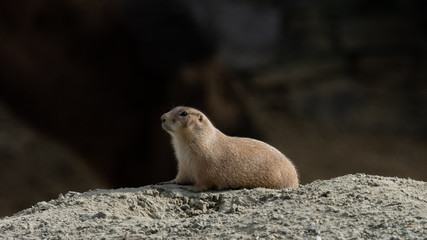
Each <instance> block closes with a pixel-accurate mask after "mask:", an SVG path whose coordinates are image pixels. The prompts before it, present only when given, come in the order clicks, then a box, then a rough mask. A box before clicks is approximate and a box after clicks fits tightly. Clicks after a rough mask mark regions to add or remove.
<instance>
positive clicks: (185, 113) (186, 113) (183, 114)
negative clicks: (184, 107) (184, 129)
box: [179, 111, 188, 117]
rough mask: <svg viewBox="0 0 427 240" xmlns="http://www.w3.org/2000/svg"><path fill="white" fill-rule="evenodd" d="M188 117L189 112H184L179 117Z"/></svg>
mask: <svg viewBox="0 0 427 240" xmlns="http://www.w3.org/2000/svg"><path fill="white" fill-rule="evenodd" d="M187 115H188V112H186V111H184V112H182V113H180V114H179V116H182V117H185V116H187Z"/></svg>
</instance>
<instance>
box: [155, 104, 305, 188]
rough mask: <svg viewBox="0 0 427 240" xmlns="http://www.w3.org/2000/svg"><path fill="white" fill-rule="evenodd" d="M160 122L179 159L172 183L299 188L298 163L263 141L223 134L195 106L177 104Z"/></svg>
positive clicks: (219, 186)
mask: <svg viewBox="0 0 427 240" xmlns="http://www.w3.org/2000/svg"><path fill="white" fill-rule="evenodd" d="M183 112H186V113H188V115H186V116H184V115H185V114H183ZM161 121H162V127H163V129H165V130H166V131H167V132H168V133H169V134H170V135H171V136H172V144H173V147H174V149H175V154H176V157H177V159H178V174H177V176H176V178H175V179H174V180H172V181H171V182H172V183H177V184H194V186H192V189H193V190H198V191H202V190H208V189H213V188H216V189H226V188H256V187H265V188H273V189H281V188H297V187H298V175H297V172H296V169H295V166H294V165H293V164H292V162H291V161H290V160H289V159H287V158H286V156H285V155H283V154H282V153H281V152H279V151H278V150H277V149H275V148H274V147H272V146H270V145H268V144H266V143H264V142H261V141H258V140H255V139H251V138H240V137H230V136H227V135H225V134H223V133H222V132H221V131H219V130H218V129H216V128H215V127H214V126H213V125H212V123H211V122H210V121H209V119H208V118H207V117H206V116H205V115H204V114H203V113H202V112H200V111H198V110H196V109H194V108H189V107H182V106H181V107H176V108H174V109H172V110H171V111H170V112H168V113H165V114H163V116H162V117H161Z"/></svg>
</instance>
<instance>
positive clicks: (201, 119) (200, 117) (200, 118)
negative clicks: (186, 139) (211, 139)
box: [199, 114, 203, 122]
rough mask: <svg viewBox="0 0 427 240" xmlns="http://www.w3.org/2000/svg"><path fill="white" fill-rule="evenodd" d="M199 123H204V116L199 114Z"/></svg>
mask: <svg viewBox="0 0 427 240" xmlns="http://www.w3.org/2000/svg"><path fill="white" fill-rule="evenodd" d="M199 121H200V122H203V115H202V114H199Z"/></svg>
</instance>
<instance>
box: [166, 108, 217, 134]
mask: <svg viewBox="0 0 427 240" xmlns="http://www.w3.org/2000/svg"><path fill="white" fill-rule="evenodd" d="M160 120H161V121H162V127H163V129H164V130H166V132H168V133H169V134H170V135H171V136H172V137H181V138H183V139H189V138H191V139H194V138H198V137H203V136H205V135H206V134H207V133H209V132H210V130H211V129H212V128H213V126H212V124H211V122H210V121H209V119H208V118H207V117H206V116H205V115H204V114H203V113H202V112H200V111H199V110H197V109H194V108H190V107H183V106H180V107H175V108H174V109H172V110H171V111H169V112H167V113H165V114H163V115H162V116H161V117H160Z"/></svg>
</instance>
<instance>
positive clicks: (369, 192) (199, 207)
mask: <svg viewBox="0 0 427 240" xmlns="http://www.w3.org/2000/svg"><path fill="white" fill-rule="evenodd" d="M0 236H1V238H2V239H147V238H150V239H248V238H249V239H284V238H286V239H368V238H371V239H427V183H426V182H421V181H415V180H411V179H401V178H391V177H381V176H371V175H365V174H355V175H346V176H342V177H338V178H334V179H330V180H318V181H315V182H312V183H310V184H307V185H304V186H301V187H300V188H298V189H284V190H270V189H263V188H258V189H252V190H248V189H242V190H229V191H209V192H201V193H195V192H189V191H188V190H187V189H186V187H185V186H178V185H173V184H170V185H150V186H145V187H141V188H123V189H116V190H94V191H89V192H85V193H77V192H68V193H67V194H65V195H60V196H59V197H58V198H57V199H54V200H51V201H49V202H39V203H38V204H36V205H35V206H33V207H31V208H28V209H25V210H23V211H21V212H19V213H17V214H15V215H14V216H11V217H6V218H3V219H2V220H0Z"/></svg>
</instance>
